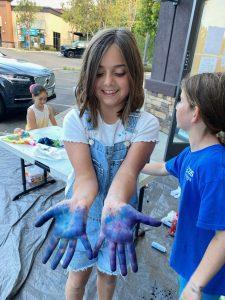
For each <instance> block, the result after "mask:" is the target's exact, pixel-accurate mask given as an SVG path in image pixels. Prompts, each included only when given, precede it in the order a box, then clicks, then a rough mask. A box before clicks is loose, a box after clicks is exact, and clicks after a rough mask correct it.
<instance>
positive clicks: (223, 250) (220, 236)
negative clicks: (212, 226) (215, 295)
mask: <svg viewBox="0 0 225 300" xmlns="http://www.w3.org/2000/svg"><path fill="white" fill-rule="evenodd" d="M224 264H225V231H217V232H216V235H215V237H214V238H213V239H212V240H211V242H210V244H209V246H208V248H207V250H206V252H205V254H204V256H203V258H202V260H201V262H200V264H199V266H198V268H197V269H196V271H195V272H194V274H193V275H192V276H191V278H190V280H189V282H188V284H187V286H186V288H185V289H184V291H183V294H182V297H181V299H184V300H186V299H187V300H189V299H201V298H194V297H195V296H196V294H200V295H201V289H202V288H204V287H205V286H206V285H207V283H208V282H209V281H210V280H211V279H212V278H213V277H214V276H215V275H216V274H217V273H218V271H219V270H220V269H221V267H222V266H223V265H224ZM194 291H195V292H194Z"/></svg>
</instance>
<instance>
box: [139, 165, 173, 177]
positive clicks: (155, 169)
mask: <svg viewBox="0 0 225 300" xmlns="http://www.w3.org/2000/svg"><path fill="white" fill-rule="evenodd" d="M141 172H142V173H144V174H148V175H153V176H165V175H169V173H168V171H167V170H166V167H165V162H155V163H148V164H146V165H145V166H144V168H143V169H142V170H141Z"/></svg>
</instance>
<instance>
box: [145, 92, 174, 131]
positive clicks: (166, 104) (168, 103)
mask: <svg viewBox="0 0 225 300" xmlns="http://www.w3.org/2000/svg"><path fill="white" fill-rule="evenodd" d="M173 108H174V98H172V97H168V96H164V95H162V94H155V93H152V92H150V91H148V90H145V110H146V111H148V112H150V113H151V114H153V115H154V116H156V117H157V118H158V120H159V123H160V130H161V131H163V132H165V133H169V129H170V126H171V122H172V113H173Z"/></svg>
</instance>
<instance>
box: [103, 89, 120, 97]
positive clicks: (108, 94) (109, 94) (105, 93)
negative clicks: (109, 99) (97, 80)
mask: <svg viewBox="0 0 225 300" xmlns="http://www.w3.org/2000/svg"><path fill="white" fill-rule="evenodd" d="M117 92H118V91H114V90H102V93H103V94H104V95H106V96H114V95H115V94H116V93H117Z"/></svg>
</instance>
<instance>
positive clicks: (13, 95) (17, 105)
mask: <svg viewBox="0 0 225 300" xmlns="http://www.w3.org/2000/svg"><path fill="white" fill-rule="evenodd" d="M33 83H39V84H41V85H43V86H44V87H45V88H46V90H47V93H48V99H52V98H55V97H56V95H55V75H54V73H53V72H52V71H51V70H50V69H47V68H45V67H42V66H40V65H37V64H33V63H29V62H27V61H24V60H18V59H13V58H8V57H7V56H5V55H4V54H3V56H1V55H0V120H1V119H2V118H3V116H4V115H5V113H7V112H10V111H18V110H26V109H27V107H29V106H30V105H31V104H32V97H31V94H30V91H29V87H30V85H31V84H33Z"/></svg>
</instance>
